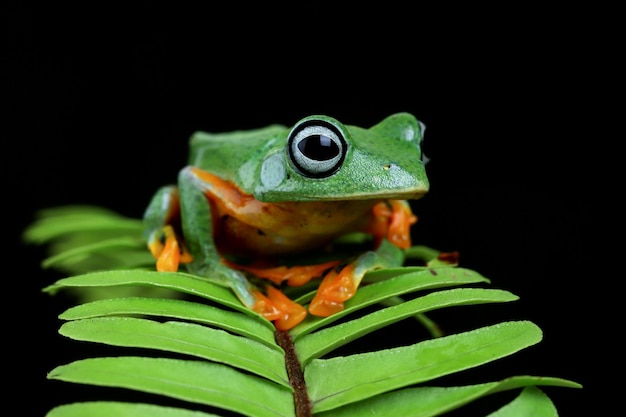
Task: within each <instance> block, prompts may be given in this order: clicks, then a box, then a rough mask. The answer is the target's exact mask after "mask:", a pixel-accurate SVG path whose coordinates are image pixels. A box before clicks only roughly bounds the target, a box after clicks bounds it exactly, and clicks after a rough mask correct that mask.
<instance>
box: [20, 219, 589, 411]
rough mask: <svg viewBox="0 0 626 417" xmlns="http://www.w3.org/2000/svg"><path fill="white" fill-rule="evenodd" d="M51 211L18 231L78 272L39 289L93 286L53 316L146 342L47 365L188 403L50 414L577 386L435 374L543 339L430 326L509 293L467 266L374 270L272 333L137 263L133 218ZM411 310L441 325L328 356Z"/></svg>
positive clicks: (274, 407) (501, 329) (247, 315)
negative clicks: (442, 314)
mask: <svg viewBox="0 0 626 417" xmlns="http://www.w3.org/2000/svg"><path fill="white" fill-rule="evenodd" d="M48 214H50V215H49V216H44V217H42V218H40V219H39V220H38V221H37V222H36V223H35V224H34V225H33V226H32V227H31V228H29V229H28V231H27V232H26V233H25V239H26V240H27V241H29V242H31V243H38V244H42V243H44V242H45V243H47V244H49V245H51V247H52V248H53V249H52V250H53V252H52V254H51V258H48V260H47V262H45V263H44V265H45V266H47V267H52V268H60V269H62V270H65V271H74V272H73V274H71V275H72V276H68V277H67V278H63V279H60V280H58V281H57V282H55V283H53V284H51V285H48V286H47V287H45V288H44V291H45V292H47V293H49V294H55V293H57V292H58V291H72V292H73V293H76V294H83V293H89V294H90V296H89V297H82V298H79V300H80V301H79V304H78V305H76V306H73V307H71V308H69V309H67V310H66V311H65V312H63V313H62V314H61V315H60V316H59V317H60V318H61V319H62V320H64V321H65V323H64V324H63V325H62V326H61V328H60V333H61V334H62V335H64V336H66V337H68V338H71V339H75V340H80V341H85V342H91V343H99V344H105V345H109V346H111V349H112V350H113V349H114V348H113V347H114V346H117V347H123V348H124V349H131V350H132V349H137V352H142V355H141V356H140V355H139V353H138V354H137V355H135V356H117V357H116V356H113V353H112V355H111V356H110V357H99V358H88V359H82V360H77V361H75V362H71V363H69V364H66V365H61V366H58V367H56V368H55V369H53V370H52V371H51V372H50V373H49V374H48V378H50V379H55V380H62V381H66V382H72V383H80V384H89V385H95V386H108V387H118V388H125V389H127V390H131V391H139V392H147V393H152V394H155V395H156V397H155V398H157V399H158V398H159V396H162V397H163V398H166V397H167V398H174V399H177V400H182V401H186V402H188V403H189V404H190V407H189V410H186V409H184V408H174V407H171V406H166V405H161V404H147V403H143V402H137V403H133V402H121V401H120V402H111V401H106V402H105V401H103V402H84V403H75V404H67V405H60V406H58V407H55V408H53V409H52V410H51V411H50V412H49V413H48V416H50V417H70V416H77V415H87V414H88V415H95V416H99V415H102V416H104V415H107V416H109V415H120V416H125V415H133V416H140V415H146V416H151V417H152V416H160V415H168V416H170V417H172V416H173V417H200V416H203V417H207V416H213V415H214V414H211V413H212V412H213V411H214V410H216V409H218V410H228V411H232V412H236V413H240V414H242V415H248V416H285V417H291V416H297V417H302V416H306V415H315V416H325V417H331V416H335V417H339V416H343V417H348V416H355V417H356V416H359V417H360V416H365V415H382V416H397V415H402V416H437V415H442V414H444V413H446V412H448V411H450V410H454V409H458V408H460V407H463V406H464V405H467V404H469V403H471V402H473V401H475V400H477V399H479V398H483V397H487V396H489V395H492V394H495V393H497V392H501V391H508V390H520V394H519V396H518V397H517V398H515V399H513V400H512V401H511V402H510V403H509V404H507V405H506V406H504V407H502V408H501V409H500V410H498V411H497V412H496V413H495V414H494V416H495V415H498V416H509V415H511V416H512V415H515V413H519V412H520V410H526V409H529V408H533V410H535V411H536V413H537V414H535V415H541V416H543V415H545V416H554V417H556V416H557V415H558V414H557V412H556V407H554V404H552V402H551V401H550V399H549V398H548V397H547V396H546V395H545V394H544V393H543V392H542V391H541V390H540V389H539V388H538V387H540V386H558V387H566V388H580V387H581V386H580V384H578V383H576V382H574V381H569V380H567V379H561V378H554V377H537V376H512V377H510V378H507V379H503V380H500V381H495V382H488V383H484V382H481V383H477V384H473V385H466V386H447V387H446V386H439V384H440V381H442V380H443V377H446V376H450V375H454V374H459V373H463V372H466V371H468V370H470V369H473V368H477V367H481V366H484V365H486V364H488V363H491V362H493V361H497V360H500V359H503V358H505V357H508V356H511V355H513V354H515V353H517V352H519V351H520V350H523V349H525V348H527V347H529V346H533V345H535V344H537V343H539V342H540V341H541V339H542V332H541V330H540V329H539V327H537V326H536V325H535V324H533V323H532V322H529V321H524V320H520V321H503V322H496V323H494V324H491V325H487V326H484V327H480V328H478V329H474V330H469V331H465V332H461V333H457V334H450V335H445V336H444V335H441V334H437V331H436V330H435V329H434V328H435V327H436V325H434V324H433V323H432V322H430V321H429V319H427V318H426V316H424V314H425V313H429V312H433V311H437V310H441V309H446V308H452V307H456V306H470V305H479V304H487V303H508V302H512V301H515V300H517V298H518V297H517V296H516V295H514V294H512V293H510V292H508V291H504V290H499V289H492V288H481V286H484V285H485V284H489V280H488V279H487V278H485V277H483V276H482V275H481V274H479V273H477V272H475V271H472V270H470V269H466V268H461V267H458V266H455V265H448V264H445V263H437V262H430V263H428V264H427V266H423V267H422V266H410V267H402V268H390V269H385V270H379V271H375V272H371V273H369V274H367V275H366V277H365V278H364V281H363V285H362V287H361V288H360V289H359V290H358V291H357V293H356V295H355V296H354V297H353V298H352V299H350V300H348V301H347V302H346V303H345V309H344V311H342V312H340V313H338V314H335V315H333V316H330V317H325V318H321V317H308V318H307V319H305V320H304V321H303V322H302V323H301V324H299V325H298V326H296V327H295V328H294V329H292V330H290V331H289V332H288V333H287V334H288V337H277V336H278V335H279V332H276V330H275V329H274V327H273V325H272V323H271V322H269V321H267V320H266V319H264V318H263V317H261V316H260V315H258V314H257V313H254V312H252V311H250V310H249V309H247V308H245V307H244V306H243V305H241V303H240V302H239V301H238V300H237V298H236V297H235V296H234V294H233V293H232V292H231V291H230V290H229V289H228V288H224V287H221V286H218V285H216V284H213V283H211V282H208V281H206V280H205V279H203V278H202V277H198V276H194V275H191V274H187V273H182V272H178V273H161V272H156V271H153V270H149V269H148V267H136V266H137V262H136V259H135V258H133V256H132V254H135V253H139V251H140V250H141V251H143V253H145V254H146V255H145V256H149V254H148V253H147V250H145V248H144V245H143V243H142V242H141V239H140V231H141V227H139V226H140V225H139V224H138V223H137V222H136V221H134V220H132V219H125V218H123V217H121V216H118V215H116V214H114V213H111V212H108V211H106V210H98V209H95V208H94V209H90V208H84V207H71V208H67V209H61V208H60V209H58V210H53V211H50V212H48ZM70 219H72V220H71V221H70V222H68V220H70ZM60 223H62V224H60ZM408 252H412V256H414V257H417V258H420V259H424V260H428V259H433V257H435V258H436V256H437V253H438V252H437V251H436V250H434V249H431V248H426V247H416V248H411V249H409V251H408ZM103 259H109V260H110V261H111V265H110V267H109V268H105V269H103V268H102V263H101V261H102V260H103ZM111 290H114V291H113V292H111ZM155 290H158V291H161V293H156V292H154V291H155ZM112 294H113V295H112ZM311 297H312V292H310V291H309V292H306V293H305V294H303V295H301V296H300V297H299V298H298V300H297V301H298V302H300V303H302V304H306V303H307V302H308V301H309V300H310V299H311ZM86 300H88V301H86ZM409 317H416V318H418V320H420V321H421V322H423V323H425V324H426V326H428V327H429V328H430V330H431V333H433V334H435V335H437V336H439V337H433V338H430V339H426V340H417V341H416V342H415V343H413V344H409V345H405V346H394V345H393V344H391V343H390V344H389V346H387V347H385V348H382V349H374V350H372V351H368V352H366V353H357V354H349V355H344V356H338V355H334V356H333V354H334V353H335V352H337V350H338V349H339V348H340V347H342V346H345V345H346V344H347V343H350V342H353V341H357V340H359V339H360V338H362V337H363V336H365V335H367V334H372V333H375V332H377V331H379V330H381V329H383V328H385V327H387V326H389V325H390V324H392V323H398V322H399V321H401V320H404V319H406V318H409ZM284 340H288V341H289V343H290V345H288V346H286V345H285V344H284V343H285V342H284ZM288 351H289V352H291V351H293V352H295V355H294V356H295V358H290V354H288V353H289V352H288ZM294 368H295V369H296V370H297V371H299V372H301V373H302V374H303V381H302V383H301V384H294V382H293V378H292V375H291V371H293V370H294ZM302 398H308V400H310V403H307V404H305V407H304V411H302V409H301V408H298V407H295V405H294V404H295V403H297V402H298V401H297V400H298V399H302ZM203 407H205V408H203Z"/></svg>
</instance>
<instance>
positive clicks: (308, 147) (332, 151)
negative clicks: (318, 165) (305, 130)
mask: <svg viewBox="0 0 626 417" xmlns="http://www.w3.org/2000/svg"><path fill="white" fill-rule="evenodd" d="M298 149H300V151H301V152H302V153H303V154H304V155H305V156H306V157H308V158H310V159H314V160H316V161H327V160H329V159H333V158H334V157H336V156H337V155H339V146H337V144H336V143H335V142H334V141H333V140H332V139H331V138H329V137H328V136H324V135H311V136H307V137H306V138H304V139H302V140H301V141H300V143H298Z"/></svg>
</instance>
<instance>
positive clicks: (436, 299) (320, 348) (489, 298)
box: [295, 288, 518, 364]
mask: <svg viewBox="0 0 626 417" xmlns="http://www.w3.org/2000/svg"><path fill="white" fill-rule="evenodd" d="M517 299H518V297H517V296H515V295H513V294H511V293H510V292H507V291H502V290H493V289H482V288H455V289H452V290H445V291H437V292H434V293H430V294H427V295H425V296H423V297H419V298H416V299H413V300H411V301H407V302H404V303H403V304H399V305H396V306H393V307H387V308H384V309H381V310H377V311H375V312H373V313H370V314H368V315H366V316H364V317H361V318H358V319H354V320H351V321H347V322H345V323H341V324H338V325H336V326H333V327H326V328H325V329H322V330H319V331H317V332H315V333H312V334H308V335H305V336H304V337H301V338H300V339H298V340H296V342H295V345H296V351H297V352H298V357H299V358H300V362H302V363H303V364H306V363H308V362H309V361H310V360H311V359H313V358H318V357H320V356H322V355H324V354H326V353H328V352H331V351H333V350H334V349H336V348H338V347H340V346H343V345H345V344H346V343H349V342H351V341H352V340H354V339H357V338H359V337H361V336H363V335H365V334H368V333H370V332H372V331H374V330H376V329H380V328H382V327H384V326H386V325H389V324H392V323H395V322H398V321H400V320H402V319H405V318H407V317H411V316H413V315H415V314H417V313H424V312H426V311H429V310H434V309H437V308H443V307H451V306H460V305H469V304H483V303H496V302H507V301H514V300H517Z"/></svg>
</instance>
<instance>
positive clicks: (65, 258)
mask: <svg viewBox="0 0 626 417" xmlns="http://www.w3.org/2000/svg"><path fill="white" fill-rule="evenodd" d="M118 251H124V256H125V259H126V264H127V265H126V266H127V267H128V268H130V267H134V266H144V265H147V264H149V263H150V262H152V263H154V258H153V257H152V255H151V254H150V252H148V251H147V250H146V248H145V245H143V244H140V242H138V241H137V239H134V238H130V237H115V238H110V239H103V240H99V241H97V242H95V243H91V244H84V245H80V246H77V247H75V248H71V249H67V250H64V251H63V252H60V253H58V254H56V255H54V256H50V257H48V258H46V259H44V261H43V263H42V266H43V267H44V268H65V267H68V266H71V265H74V264H77V263H79V262H82V261H84V260H85V259H87V258H88V257H90V256H93V255H94V253H99V254H100V255H105V254H106V255H108V254H111V256H115V252H118ZM131 254H132V257H131V256H130V255H131ZM133 258H134V259H133Z"/></svg>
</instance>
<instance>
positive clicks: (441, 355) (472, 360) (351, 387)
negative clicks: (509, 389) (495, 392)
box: [304, 321, 542, 412]
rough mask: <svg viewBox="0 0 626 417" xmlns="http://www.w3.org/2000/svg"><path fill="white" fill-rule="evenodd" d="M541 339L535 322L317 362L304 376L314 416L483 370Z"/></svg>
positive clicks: (470, 332)
mask: <svg viewBox="0 0 626 417" xmlns="http://www.w3.org/2000/svg"><path fill="white" fill-rule="evenodd" d="M541 338H542V334H541V330H540V329H539V327H537V326H536V325H535V324H533V323H531V322H528V321H519V322H505V323H499V324H495V325H492V326H487V327H482V328H480V329H477V330H472V331H469V332H465V333H459V334H454V335H450V336H446V337H440V338H437V339H431V340H426V341H424V342H420V343H417V344H414V345H410V346H403V347H399V348H392V349H387V350H383V351H377V352H370V353H363V354H358V355H351V356H347V357H337V358H331V359H324V360H322V359H315V360H313V361H311V363H310V364H309V365H308V366H307V367H306V369H305V373H304V376H305V379H306V381H307V387H308V390H309V395H310V397H311V401H312V402H313V410H314V411H316V412H317V411H324V410H329V409H332V408H335V407H339V406H342V405H345V404H349V403H352V402H356V401H359V400H362V399H365V398H369V397H371V396H373V395H376V394H380V393H382V392H387V391H390V390H393V389H397V388H402V387H405V386H408V385H410V384H417V383H421V382H425V381H429V380H431V379H434V378H438V377H440V376H444V375H447V374H451V373H454V372H459V371H463V370H466V369H469V368H472V367H475V366H478V365H482V364H484V363H487V362H490V361H493V360H495V359H498V358H502V357H504V356H507V355H510V354H513V353H515V352H517V351H519V350H521V349H523V348H526V347H528V346H531V345H533V344H535V343H538V342H539V341H540V340H541Z"/></svg>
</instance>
